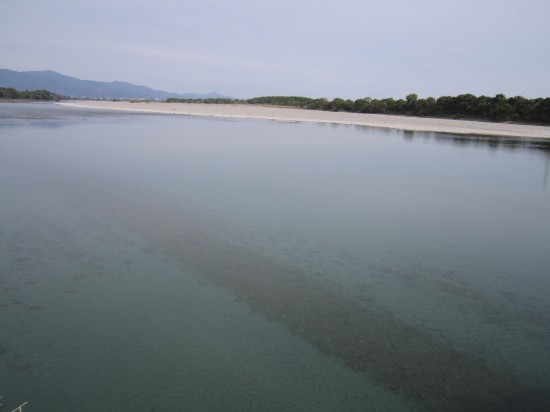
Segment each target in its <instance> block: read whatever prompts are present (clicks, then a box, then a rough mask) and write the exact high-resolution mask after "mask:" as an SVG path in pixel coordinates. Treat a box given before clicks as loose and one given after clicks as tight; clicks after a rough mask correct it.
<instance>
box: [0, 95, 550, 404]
mask: <svg viewBox="0 0 550 412" xmlns="http://www.w3.org/2000/svg"><path fill="white" fill-rule="evenodd" d="M549 165H550V146H549V145H548V144H547V143H544V142H536V141H528V142H516V141H511V140H488V139H479V138H477V139H474V138H473V137H472V138H467V137H466V138H464V137H462V138H459V137H456V136H451V135H437V134H425V133H414V134H411V133H403V132H397V131H385V130H381V129H374V128H365V127H350V126H336V125H316V124H300V123H275V122H267V121H226V120H215V119H208V118H194V117H183V116H182V117H180V116H170V115H167V116H156V115H129V114H118V113H113V112H101V111H99V112H94V111H86V110H76V109H69V108H62V107H59V106H56V105H54V104H0V202H1V203H0V331H1V333H0V395H3V396H4V398H3V399H2V401H0V402H3V403H4V406H3V408H4V409H2V407H0V411H3V410H7V411H11V410H12V409H13V408H15V407H16V406H18V405H19V404H21V403H23V402H24V401H28V402H29V404H28V406H27V407H26V408H25V412H32V411H98V410H101V411H115V410H116V411H119V410H128V411H176V410H177V411H180V410H189V411H243V410H250V411H262V410H265V411H305V410H311V411H323V410H326V411H401V410H403V411H406V410H415V411H416V410H419V411H420V410H433V411H464V410H468V411H506V410H509V411H523V410H529V411H544V410H548V409H549V408H550V303H549V302H548V296H550V219H549V218H548V213H549V211H550V188H548V178H549V174H550V172H549Z"/></svg>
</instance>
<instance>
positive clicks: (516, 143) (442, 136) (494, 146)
mask: <svg viewBox="0 0 550 412" xmlns="http://www.w3.org/2000/svg"><path fill="white" fill-rule="evenodd" d="M402 136H403V139H405V140H407V141H412V140H414V139H416V138H422V139H424V140H430V139H433V140H434V141H435V142H438V143H443V144H445V143H446V144H452V145H455V146H461V147H464V148H467V147H472V148H476V149H482V148H489V149H491V150H535V151H538V152H539V153H541V154H542V155H543V156H544V158H545V159H546V167H545V169H544V177H543V187H544V188H546V185H547V183H548V178H549V175H550V139H535V138H514V137H489V136H474V135H470V136H468V135H464V136H463V135H454V134H446V133H433V132H432V133H430V132H414V131H409V130H407V131H402Z"/></svg>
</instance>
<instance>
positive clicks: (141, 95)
mask: <svg viewBox="0 0 550 412" xmlns="http://www.w3.org/2000/svg"><path fill="white" fill-rule="evenodd" d="M0 87H13V88H14V89H17V90H49V91H50V92H52V93H55V94H59V95H62V96H67V97H76V98H89V99H159V100H165V99H168V98H171V97H172V98H178V99H209V98H223V97H227V96H222V95H220V94H218V93H215V92H212V93H206V94H197V93H184V94H178V93H169V92H165V91H162V90H154V89H151V88H149V87H145V86H138V85H135V84H131V83H126V82H118V81H114V82H96V81H93V80H80V79H77V78H75V77H70V76H65V75H63V74H60V73H57V72H54V71H52V70H44V71H30V72H18V71H13V70H7V69H0Z"/></svg>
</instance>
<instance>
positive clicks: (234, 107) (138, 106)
mask: <svg viewBox="0 0 550 412" xmlns="http://www.w3.org/2000/svg"><path fill="white" fill-rule="evenodd" d="M59 104H62V105H64V106H72V107H81V108H95V109H103V110H125V111H132V112H143V113H164V114H176V115H189V116H210V117H221V118H235V119H261V120H275V121H284V122H314V123H336V124H348V125H358V126H372V127H383V128H388V129H397V130H407V131H422V132H437V133H454V134H464V135H479V136H504V137H516V138H517V137H520V138H536V139H539V138H546V139H548V138H550V127H546V126H532V125H519V124H510V123H491V122H475V121H466V120H451V119H433V118H420V117H408V116H391V115H381V114H364V113H344V112H323V111H317V110H304V109H293V108H284V107H270V106H257V105H240V104H202V103H160V102H138V103H131V102H123V101H116V102H113V101H67V102H61V103H59Z"/></svg>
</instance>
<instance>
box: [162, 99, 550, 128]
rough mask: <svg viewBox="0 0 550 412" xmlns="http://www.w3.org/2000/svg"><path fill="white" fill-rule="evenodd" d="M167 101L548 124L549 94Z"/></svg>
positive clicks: (549, 122) (549, 112)
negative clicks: (526, 95) (535, 97)
mask: <svg viewBox="0 0 550 412" xmlns="http://www.w3.org/2000/svg"><path fill="white" fill-rule="evenodd" d="M167 101H169V102H193V103H212V104H216V103H226V104H227V103H232V104H266V105H276V106H291V107H298V108H303V109H310V110H325V111H333V112H351V113H375V114H393V115H406V116H419V117H444V118H452V119H467V120H484V121H494V122H517V123H532V124H550V98H538V99H527V98H525V97H522V96H515V97H509V98H507V97H506V96H505V95H503V94H497V95H496V96H494V97H489V96H475V95H473V94H461V95H458V96H442V97H439V98H437V99H435V98H433V97H428V98H425V99H420V98H418V95H417V94H415V93H411V94H409V95H408V96H407V97H406V98H405V99H393V98H386V99H372V98H370V97H366V98H362V99H357V100H350V99H347V100H345V99H341V98H338V97H336V98H334V99H332V100H328V99H325V98H321V99H312V98H309V97H302V96H264V97H255V98H253V99H247V100H237V99H226V98H224V99H192V100H190V99H168V100H167Z"/></svg>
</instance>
